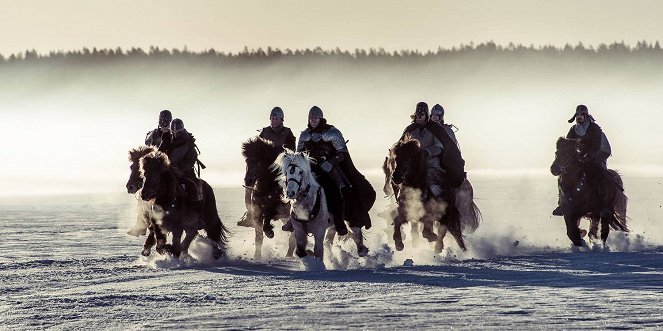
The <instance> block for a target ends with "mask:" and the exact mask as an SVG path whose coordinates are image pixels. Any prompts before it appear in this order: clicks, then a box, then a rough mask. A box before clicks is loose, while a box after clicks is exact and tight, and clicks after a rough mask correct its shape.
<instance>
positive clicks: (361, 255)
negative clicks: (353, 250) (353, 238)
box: [357, 246, 368, 257]
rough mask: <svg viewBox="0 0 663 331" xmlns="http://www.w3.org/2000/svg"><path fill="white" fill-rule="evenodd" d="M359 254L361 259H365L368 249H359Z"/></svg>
mask: <svg viewBox="0 0 663 331" xmlns="http://www.w3.org/2000/svg"><path fill="white" fill-rule="evenodd" d="M357 254H358V255H359V256H360V257H364V256H366V255H368V247H366V246H361V247H359V249H357Z"/></svg>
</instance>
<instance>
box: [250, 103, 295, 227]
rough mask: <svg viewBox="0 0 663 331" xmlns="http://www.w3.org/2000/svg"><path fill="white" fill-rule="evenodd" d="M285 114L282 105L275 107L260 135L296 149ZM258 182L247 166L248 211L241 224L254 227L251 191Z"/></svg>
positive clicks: (278, 144) (293, 136) (282, 145)
mask: <svg viewBox="0 0 663 331" xmlns="http://www.w3.org/2000/svg"><path fill="white" fill-rule="evenodd" d="M284 119H285V115H284V113H283V109H281V107H274V108H272V111H271V112H270V113H269V122H270V125H269V126H266V127H264V128H262V130H260V134H259V135H258V137H260V138H263V139H265V140H268V141H271V142H272V144H274V146H279V147H283V148H287V149H290V150H295V135H294V134H293V133H292V130H290V128H288V127H286V126H284V125H283V121H284ZM255 182H256V178H254V177H252V176H251V175H250V174H249V167H248V165H247V167H246V173H245V174H244V205H245V206H246V213H245V214H244V216H243V217H242V219H241V220H240V221H239V222H237V225H239V226H246V227H253V225H254V224H253V208H252V207H251V193H252V192H253V191H252V187H253V185H254V184H255Z"/></svg>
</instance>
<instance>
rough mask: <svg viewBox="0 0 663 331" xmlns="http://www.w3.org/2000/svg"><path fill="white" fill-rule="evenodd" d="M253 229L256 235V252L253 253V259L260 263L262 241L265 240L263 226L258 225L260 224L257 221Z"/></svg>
mask: <svg viewBox="0 0 663 331" xmlns="http://www.w3.org/2000/svg"><path fill="white" fill-rule="evenodd" d="M253 229H254V231H255V234H256V238H255V252H254V253H253V259H254V260H256V261H258V260H260V259H262V240H263V234H262V225H260V224H258V222H257V221H256V222H255V223H254V226H253Z"/></svg>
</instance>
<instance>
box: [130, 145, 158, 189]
mask: <svg viewBox="0 0 663 331" xmlns="http://www.w3.org/2000/svg"><path fill="white" fill-rule="evenodd" d="M156 150H157V148H156V147H154V146H139V147H136V148H134V149H132V150H130V151H129V162H131V165H130V166H129V169H130V170H131V174H130V175H129V180H128V181H127V185H126V186H127V193H129V194H134V193H136V192H138V190H139V189H140V188H141V187H142V186H143V178H141V177H140V169H139V168H140V162H139V161H140V159H141V158H142V157H143V156H145V155H147V154H149V153H152V152H155V151H156Z"/></svg>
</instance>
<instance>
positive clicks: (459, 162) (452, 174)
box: [401, 122, 466, 188]
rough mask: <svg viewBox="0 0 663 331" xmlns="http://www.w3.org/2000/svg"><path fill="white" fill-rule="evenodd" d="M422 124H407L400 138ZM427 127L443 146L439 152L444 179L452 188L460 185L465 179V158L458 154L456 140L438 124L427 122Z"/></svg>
mask: <svg viewBox="0 0 663 331" xmlns="http://www.w3.org/2000/svg"><path fill="white" fill-rule="evenodd" d="M421 127H422V126H421V125H419V124H417V123H412V124H410V125H408V126H407V127H406V128H405V130H404V131H403V135H402V136H401V139H403V137H404V136H405V134H407V133H409V132H412V131H413V130H415V129H418V128H421ZM423 127H424V128H426V129H428V130H429V131H430V132H431V133H432V134H433V136H435V138H437V139H438V140H439V141H440V142H441V143H442V146H444V151H443V152H442V154H441V159H440V164H441V165H442V169H443V170H444V172H445V173H444V177H445V180H446V181H448V182H449V184H450V185H451V186H453V187H454V188H458V187H460V185H461V184H463V181H464V180H465V177H466V173H465V160H463V157H462V156H461V154H460V149H458V145H457V144H456V142H455V141H454V140H453V138H451V137H450V136H449V134H448V133H447V132H446V130H445V129H444V128H443V127H442V126H441V125H439V124H437V123H434V122H428V123H426V124H425V125H424V126H423Z"/></svg>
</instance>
